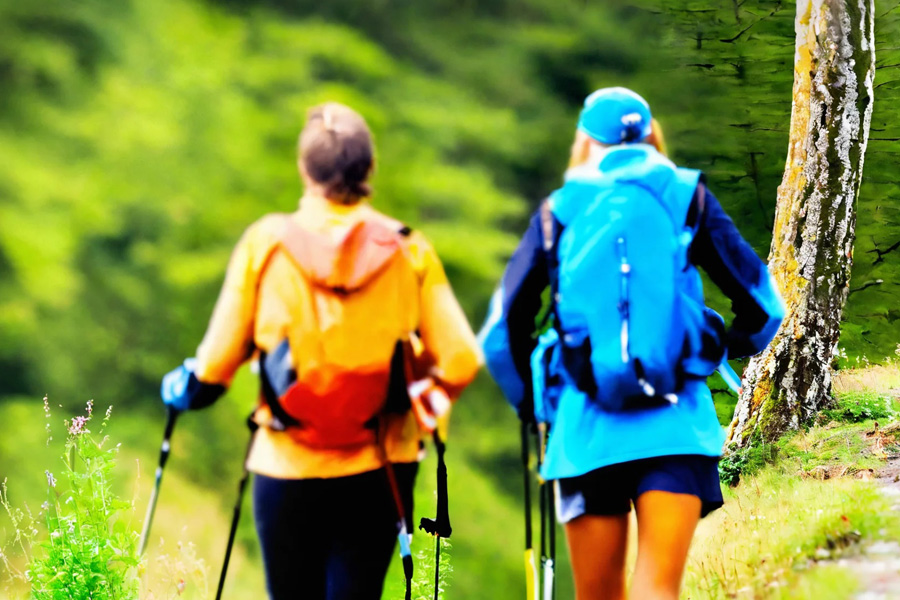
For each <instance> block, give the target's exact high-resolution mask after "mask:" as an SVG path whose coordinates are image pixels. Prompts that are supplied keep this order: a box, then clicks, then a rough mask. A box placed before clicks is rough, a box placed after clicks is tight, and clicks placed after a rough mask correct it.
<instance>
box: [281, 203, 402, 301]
mask: <svg viewBox="0 0 900 600" xmlns="http://www.w3.org/2000/svg"><path fill="white" fill-rule="evenodd" d="M281 246H282V247H283V248H284V249H285V250H286V251H287V254H288V256H289V257H290V258H291V260H293V262H294V263H295V264H296V266H297V267H298V268H299V269H300V271H302V272H303V274H304V275H305V276H306V277H307V278H308V279H309V280H310V281H311V282H312V283H313V284H315V285H317V286H320V287H324V288H328V289H331V290H334V291H338V292H341V293H352V292H355V291H357V290H359V289H361V288H363V287H365V286H366V284H368V283H369V282H370V281H372V280H373V279H374V278H375V277H377V276H378V275H379V274H380V273H381V272H382V271H383V270H384V269H386V268H387V267H388V265H389V264H390V263H391V262H392V261H393V260H394V259H395V258H396V257H397V255H398V254H399V253H400V251H401V249H402V245H401V234H400V232H399V231H395V230H393V229H391V228H390V227H388V226H386V225H384V224H381V223H376V222H373V221H360V222H359V223H356V224H355V225H353V226H352V227H351V228H350V229H349V230H347V232H346V233H345V234H344V235H343V236H340V237H334V236H331V235H328V234H327V233H324V232H317V231H311V230H308V229H305V228H304V227H302V226H300V225H299V224H297V223H295V222H289V225H288V227H287V229H286V231H285V234H284V236H283V238H282V240H281Z"/></svg>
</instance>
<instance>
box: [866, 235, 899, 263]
mask: <svg viewBox="0 0 900 600" xmlns="http://www.w3.org/2000/svg"><path fill="white" fill-rule="evenodd" d="M897 248H900V241H897V242H894V243H893V244H891V246H889V247H888V249H887V250H879V249H878V247H877V246H876V247H875V248H873V249H871V250H869V251H867V254H877V255H878V257H877V258H876V259H875V261H874V262H873V263H872V266H875V265H877V264H878V263H883V262H884V255H885V254H890V253H891V252H893V251H895V250H896V249H897Z"/></svg>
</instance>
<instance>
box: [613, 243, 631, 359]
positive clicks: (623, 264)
mask: <svg viewBox="0 0 900 600" xmlns="http://www.w3.org/2000/svg"><path fill="white" fill-rule="evenodd" d="M616 249H617V250H618V254H619V315H620V316H621V318H622V329H621V331H620V332H619V343H620V344H621V345H622V362H623V363H624V364H628V362H629V360H630V357H629V355H628V319H629V307H628V279H629V277H630V276H631V265H630V264H629V263H628V251H627V248H626V246H625V238H624V237H619V239H618V240H616Z"/></svg>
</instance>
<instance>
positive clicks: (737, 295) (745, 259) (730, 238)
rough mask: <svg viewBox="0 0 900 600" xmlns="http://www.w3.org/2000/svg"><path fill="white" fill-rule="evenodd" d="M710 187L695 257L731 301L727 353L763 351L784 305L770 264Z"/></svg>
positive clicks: (695, 242) (737, 356)
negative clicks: (757, 251) (771, 272)
mask: <svg viewBox="0 0 900 600" xmlns="http://www.w3.org/2000/svg"><path fill="white" fill-rule="evenodd" d="M700 185H705V184H703V183H701V184H700ZM705 191H706V193H705V206H704V210H703V213H702V214H701V218H700V226H699V228H698V231H697V236H696V237H695V238H694V243H693V246H692V259H693V262H694V264H696V265H697V266H699V267H701V268H703V270H704V271H706V273H707V274H708V275H709V277H710V279H712V281H713V283H715V284H716V285H717V286H718V287H719V288H720V289H721V290H722V292H724V293H725V295H726V296H728V298H729V299H730V300H731V308H732V311H733V312H734V321H733V322H732V325H731V329H730V330H729V331H728V332H727V345H728V357H729V358H740V357H744V356H751V355H754V354H758V353H760V352H762V351H763V349H765V347H766V346H767V345H768V344H769V342H771V341H772V339H773V338H774V337H775V334H776V333H777V332H778V328H779V327H780V326H781V321H782V320H783V319H784V304H783V302H782V300H781V295H780V294H779V293H778V290H777V288H776V286H775V281H774V278H773V277H772V276H771V274H770V273H769V270H768V268H767V267H766V264H765V263H764V262H763V261H762V260H760V258H759V257H758V256H757V255H756V252H754V250H753V248H752V247H750V245H749V244H748V243H747V242H746V241H745V240H744V238H742V237H741V234H740V233H739V232H738V230H737V227H735V225H734V222H733V221H732V220H731V218H730V217H729V216H728V215H727V214H726V213H725V211H724V210H723V209H722V205H721V204H720V203H719V201H718V200H717V199H716V197H715V196H713V195H712V193H711V192H709V190H708V189H707V190H705Z"/></svg>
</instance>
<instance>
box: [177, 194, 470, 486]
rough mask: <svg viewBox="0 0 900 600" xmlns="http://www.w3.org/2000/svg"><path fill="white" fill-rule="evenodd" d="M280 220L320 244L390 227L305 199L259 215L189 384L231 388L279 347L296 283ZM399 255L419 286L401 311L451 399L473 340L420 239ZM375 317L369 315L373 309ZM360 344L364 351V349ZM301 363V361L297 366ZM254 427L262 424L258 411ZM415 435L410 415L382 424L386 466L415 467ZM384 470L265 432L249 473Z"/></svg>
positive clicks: (242, 244)
mask: <svg viewBox="0 0 900 600" xmlns="http://www.w3.org/2000/svg"><path fill="white" fill-rule="evenodd" d="M285 219H293V220H294V221H295V224H296V225H299V226H301V227H303V228H306V229H310V230H313V231H316V232H317V233H320V234H325V235H328V236H334V237H341V236H343V235H345V234H346V233H347V232H348V231H349V230H350V229H352V228H353V227H354V226H355V225H357V224H359V223H360V222H361V221H363V220H365V221H372V220H375V221H381V222H384V223H385V224H394V223H395V222H394V221H392V220H391V219H389V218H388V217H386V216H384V215H383V214H381V213H379V212H378V211H376V210H375V209H373V208H372V207H371V206H370V205H369V204H368V203H365V202H363V203H360V204H357V205H353V206H343V205H339V204H335V203H332V202H329V201H328V200H325V199H322V198H317V197H312V196H307V197H304V198H303V199H302V200H301V203H300V209H299V210H298V211H296V212H294V213H292V214H272V215H267V216H265V217H263V218H262V219H260V220H259V221H257V222H256V223H254V224H253V225H251V226H250V227H249V228H248V229H247V231H246V232H245V233H244V235H243V237H242V238H241V240H240V241H239V242H238V245H237V247H236V248H235V250H234V252H233V254H232V257H231V261H230V263H229V266H228V271H227V274H226V276H225V283H224V285H223V287H222V291H221V293H220V295H219V299H218V301H217V303H216V307H215V310H214V311H213V315H212V319H211V320H210V324H209V327H208V329H207V332H206V335H205V336H204V338H203V342H202V343H201V344H200V347H199V348H198V350H197V370H196V373H195V374H196V376H197V379H199V380H200V381H201V382H203V383H208V384H222V385H226V386H227V385H228V384H230V382H231V380H232V378H233V377H234V374H235V372H236V371H237V369H238V368H239V367H240V366H241V365H242V364H243V363H244V362H245V361H247V360H249V359H250V358H252V357H253V356H254V355H257V354H258V352H260V351H262V352H267V353H268V352H271V351H272V350H274V349H275V348H276V346H278V344H279V343H281V341H282V340H283V339H285V332H286V331H287V330H288V328H289V324H290V323H291V320H292V319H296V318H298V315H292V314H291V311H290V310H289V308H290V305H291V303H290V302H289V301H287V302H286V301H285V300H286V299H287V298H292V297H293V295H294V294H295V291H294V290H293V289H292V288H293V287H296V285H297V284H298V280H297V278H298V277H302V275H300V274H299V273H298V271H297V269H296V267H295V266H294V265H293V264H292V263H291V261H290V259H289V258H288V257H287V256H285V252H284V251H283V250H282V249H281V247H280V246H279V241H280V235H281V232H282V231H283V230H284V226H285ZM405 240H406V241H405V243H406V244H407V248H406V250H407V256H408V257H409V260H410V261H411V263H412V267H413V270H414V272H415V273H416V275H417V278H418V285H419V290H418V291H419V294H418V299H417V301H416V300H414V301H413V302H411V304H410V313H411V314H410V319H411V324H412V325H413V329H417V330H418V333H419V337H420V339H421V341H422V344H423V345H424V350H425V352H426V353H428V354H429V355H430V358H431V359H432V361H433V363H434V365H435V368H434V371H435V373H436V375H437V378H438V379H439V380H440V381H441V383H442V384H444V385H445V386H446V387H447V388H448V390H450V391H451V393H458V392H459V391H461V390H462V389H463V388H464V387H465V386H466V385H468V384H469V383H470V382H471V381H472V379H473V378H474V377H475V375H476V373H477V371H478V368H479V366H480V364H481V353H480V350H479V348H478V344H477V342H476V340H475V335H474V333H473V332H472V329H471V327H470V326H469V324H468V322H467V321H466V318H465V315H464V313H463V311H462V309H461V308H460V306H459V303H458V302H457V300H456V298H455V296H454V295H453V290H452V289H451V287H450V283H449V282H448V280H447V276H446V274H445V273H444V268H443V266H442V265H441V262H440V259H439V258H438V256H437V254H436V253H435V251H434V249H433V248H432V246H431V245H430V244H429V243H428V241H427V240H426V239H425V236H423V235H422V234H421V233H419V232H416V231H414V232H412V233H411V234H410V235H409V236H408V237H406V238H405ZM372 317H373V318H377V307H373V314H372ZM363 343H364V342H363ZM301 359H302V357H301ZM255 418H256V420H257V422H259V423H266V422H268V421H269V420H270V418H271V413H270V411H269V409H268V407H267V406H266V405H265V404H264V403H262V402H261V404H260V406H259V408H258V409H257V411H256V415H255ZM419 440H420V432H419V428H418V425H417V422H416V420H415V417H414V416H413V414H412V411H410V412H408V413H406V414H405V415H390V416H387V417H386V424H385V433H384V447H385V450H386V452H387V456H388V458H389V459H390V460H391V461H392V462H414V461H416V460H417V457H418V454H419ZM382 464H383V461H382V457H381V453H380V451H379V449H378V448H377V447H376V446H375V445H372V446H371V447H369V446H365V447H362V448H353V449H328V450H323V449H320V448H312V447H309V446H306V445H304V444H303V443H301V442H299V441H297V440H296V439H294V438H292V437H291V436H290V435H289V434H288V433H285V432H278V431H274V430H272V429H268V428H266V427H262V428H260V430H259V431H258V432H257V434H256V439H255V441H254V443H253V448H252V450H251V453H250V456H249V458H248V462H247V465H248V468H249V469H250V470H251V471H252V472H254V473H259V474H262V475H266V476H269V477H276V478H283V479H306V478H329V477H341V476H347V475H354V474H358V473H363V472H366V471H371V470H374V469H377V468H379V467H381V466H382Z"/></svg>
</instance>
